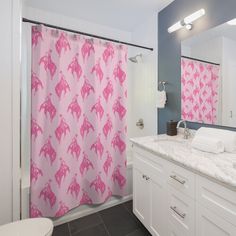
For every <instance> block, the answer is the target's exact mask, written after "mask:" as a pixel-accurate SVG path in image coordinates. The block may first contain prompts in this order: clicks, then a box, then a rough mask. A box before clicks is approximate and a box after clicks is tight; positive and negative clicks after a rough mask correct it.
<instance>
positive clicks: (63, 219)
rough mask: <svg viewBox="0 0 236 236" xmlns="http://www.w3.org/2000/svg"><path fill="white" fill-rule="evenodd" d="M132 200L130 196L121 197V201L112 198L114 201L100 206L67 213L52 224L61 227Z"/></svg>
mask: <svg viewBox="0 0 236 236" xmlns="http://www.w3.org/2000/svg"><path fill="white" fill-rule="evenodd" d="M132 199H133V195H132V194H131V195H128V196H125V197H123V198H122V199H115V198H114V199H112V200H110V201H108V202H106V203H104V204H102V205H99V206H97V207H93V208H90V207H89V206H88V207H87V208H86V209H81V210H78V211H76V212H73V213H69V214H67V215H65V216H63V217H61V218H60V219H57V220H55V221H54V222H53V224H54V226H57V225H61V224H64V223H67V222H70V221H72V220H76V219H78V218H81V217H83V216H87V215H91V214H93V213H96V212H99V211H102V210H105V209H107V208H110V207H113V206H116V205H119V204H121V203H124V202H127V201H130V200H132Z"/></svg>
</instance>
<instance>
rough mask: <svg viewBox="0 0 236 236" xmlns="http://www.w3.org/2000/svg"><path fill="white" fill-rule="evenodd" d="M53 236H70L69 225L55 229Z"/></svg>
mask: <svg viewBox="0 0 236 236" xmlns="http://www.w3.org/2000/svg"><path fill="white" fill-rule="evenodd" d="M52 236H70V232H69V227H68V224H63V225H59V226H56V227H54V229H53V234H52Z"/></svg>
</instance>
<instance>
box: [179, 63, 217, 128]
mask: <svg viewBox="0 0 236 236" xmlns="http://www.w3.org/2000/svg"><path fill="white" fill-rule="evenodd" d="M219 72H220V66H218V65H213V64H209V63H204V62H200V61H197V60H192V59H188V58H181V106H182V108H181V116H182V119H184V120H188V121H192V122H200V123H206V124H216V123H217V112H218V101H219V91H218V90H219Z"/></svg>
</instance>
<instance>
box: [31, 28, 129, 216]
mask: <svg viewBox="0 0 236 236" xmlns="http://www.w3.org/2000/svg"><path fill="white" fill-rule="evenodd" d="M126 67H127V48H126V47H124V46H121V45H116V44H112V43H104V42H101V41H100V40H97V39H93V40H91V39H86V38H84V37H83V36H81V35H77V36H76V37H74V36H73V35H69V34H67V33H66V32H62V31H58V32H55V31H54V30H52V29H49V28H47V27H40V28H39V27H38V28H35V27H33V28H32V76H31V83H32V95H31V104H32V107H31V110H32V118H31V135H32V138H31V201H30V202H31V205H30V211H31V212H30V213H31V217H61V216H63V215H65V214H66V213H67V212H68V211H70V210H71V209H73V208H75V207H78V206H80V205H84V204H100V203H103V202H105V201H106V200H108V199H109V198H110V197H111V196H113V195H118V196H123V195H124V194H125V188H124V186H125V184H126V153H125V151H126V132H127V124H126V113H127V111H126V109H127V107H126V102H127V101H126V100H127V85H126V80H127V75H126V71H127V68H126Z"/></svg>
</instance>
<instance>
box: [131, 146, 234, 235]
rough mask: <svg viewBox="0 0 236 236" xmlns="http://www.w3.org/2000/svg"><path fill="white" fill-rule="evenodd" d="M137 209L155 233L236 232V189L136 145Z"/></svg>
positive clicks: (134, 195) (135, 198)
mask: <svg viewBox="0 0 236 236" xmlns="http://www.w3.org/2000/svg"><path fill="white" fill-rule="evenodd" d="M133 158H134V165H133V167H134V170H133V183H134V192H133V211H134V214H135V215H136V216H137V217H138V218H139V220H140V221H141V222H142V223H143V224H144V226H145V227H146V228H147V229H148V230H149V231H150V233H151V234H152V235H153V236H226V235H227V236H236V192H235V191H233V190H231V189H229V188H226V187H224V186H222V185H221V184H218V183H216V182H214V181H211V180H209V179H208V178H205V177H202V176H200V175H198V174H196V173H194V172H192V171H189V170H187V169H185V168H183V167H181V166H179V165H178V164H175V163H173V162H170V161H168V160H166V159H164V158H161V157H159V156H158V155H155V154H153V153H151V152H148V151H145V150H144V149H142V148H140V147H138V146H135V145H134V147H133Z"/></svg>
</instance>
